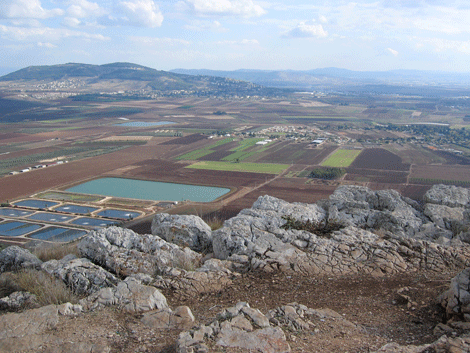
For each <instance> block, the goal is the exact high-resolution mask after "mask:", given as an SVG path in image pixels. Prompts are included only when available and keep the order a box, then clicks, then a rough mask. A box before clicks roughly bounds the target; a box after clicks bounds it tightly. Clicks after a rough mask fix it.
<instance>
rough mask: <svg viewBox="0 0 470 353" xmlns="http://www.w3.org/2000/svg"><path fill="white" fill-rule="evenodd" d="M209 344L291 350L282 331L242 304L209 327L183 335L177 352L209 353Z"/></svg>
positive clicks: (270, 351) (275, 351) (279, 352)
mask: <svg viewBox="0 0 470 353" xmlns="http://www.w3.org/2000/svg"><path fill="white" fill-rule="evenodd" d="M207 341H214V342H215V344H216V345H217V346H221V347H232V348H239V349H242V350H245V351H260V352H267V353H283V352H290V351H291V349H290V346H289V344H288V343H287V340H286V336H285V334H284V332H283V331H282V329H281V328H279V327H272V326H270V324H269V320H268V318H267V317H266V316H265V315H263V314H262V313H261V312H260V311H259V310H257V309H252V308H250V306H249V305H248V304H247V303H243V302H240V303H238V304H237V305H235V306H234V307H231V308H228V309H226V310H224V311H222V312H221V313H220V314H219V316H218V319H217V320H215V321H213V322H212V323H211V324H210V325H208V326H205V325H201V326H199V327H197V328H196V329H194V330H191V331H186V332H183V333H181V334H180V336H179V338H178V341H177V352H178V353H196V352H209V347H208V345H207Z"/></svg>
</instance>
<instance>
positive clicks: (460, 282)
mask: <svg viewBox="0 0 470 353" xmlns="http://www.w3.org/2000/svg"><path fill="white" fill-rule="evenodd" d="M438 301H439V302H440V303H441V305H442V306H443V307H444V308H445V310H446V314H447V317H448V318H452V317H456V318H460V317H463V319H464V320H465V321H470V315H469V314H470V268H466V269H465V270H463V271H461V272H460V273H459V274H457V276H455V277H454V278H452V280H451V281H450V286H449V289H448V290H447V291H445V292H444V293H442V294H441V295H440V296H439V298H438Z"/></svg>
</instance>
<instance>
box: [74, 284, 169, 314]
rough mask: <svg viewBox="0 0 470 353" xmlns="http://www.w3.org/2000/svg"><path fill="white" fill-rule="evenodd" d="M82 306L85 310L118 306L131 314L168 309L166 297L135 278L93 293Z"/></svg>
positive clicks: (83, 300) (81, 302)
mask: <svg viewBox="0 0 470 353" xmlns="http://www.w3.org/2000/svg"><path fill="white" fill-rule="evenodd" d="M80 305H81V306H82V307H83V308H84V309H85V310H95V309H97V308H100V307H102V306H108V305H117V306H118V307H120V308H122V309H123V310H125V311H129V312H145V311H150V310H154V309H164V308H167V307H168V304H167V302H166V298H165V296H164V295H163V294H162V293H161V292H160V291H159V290H158V289H156V288H155V287H152V286H146V285H144V284H142V283H141V282H140V281H138V280H136V279H135V278H133V277H128V278H126V279H125V280H124V281H121V282H119V283H118V285H117V286H116V287H107V288H103V289H101V290H100V291H98V292H96V293H93V294H92V295H90V296H88V297H86V298H85V299H82V300H81V301H80Z"/></svg>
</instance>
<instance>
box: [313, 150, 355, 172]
mask: <svg viewBox="0 0 470 353" xmlns="http://www.w3.org/2000/svg"><path fill="white" fill-rule="evenodd" d="M360 153H361V150H341V149H340V150H337V151H336V152H334V153H333V154H332V155H331V156H330V157H328V159H326V160H325V161H324V162H323V163H322V164H321V165H322V166H324V167H336V168H346V167H349V166H350V165H351V163H352V162H354V160H355V159H356V157H357V156H359V154H360Z"/></svg>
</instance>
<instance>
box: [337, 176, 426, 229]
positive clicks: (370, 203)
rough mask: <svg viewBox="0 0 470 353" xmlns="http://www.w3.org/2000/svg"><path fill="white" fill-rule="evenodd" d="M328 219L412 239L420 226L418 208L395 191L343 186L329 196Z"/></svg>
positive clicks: (420, 219) (420, 218)
mask: <svg viewBox="0 0 470 353" xmlns="http://www.w3.org/2000/svg"><path fill="white" fill-rule="evenodd" d="M329 200H330V202H329V209H328V212H329V216H328V217H329V220H330V221H332V220H334V221H335V222H337V223H340V224H344V225H354V226H357V227H361V228H366V229H370V228H372V229H383V230H386V231H391V232H393V233H395V234H403V235H407V236H413V235H414V234H415V232H416V231H418V229H419V227H420V226H421V225H422V224H423V215H422V214H421V212H420V211H421V210H420V208H419V206H418V205H417V204H416V203H414V202H412V201H411V200H409V199H407V198H404V197H403V196H401V195H400V194H399V193H398V192H397V191H395V190H379V191H372V190H370V189H368V188H366V187H363V186H352V185H343V186H340V187H338V188H337V189H336V190H335V192H334V193H333V194H332V195H330V199H329Z"/></svg>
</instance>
